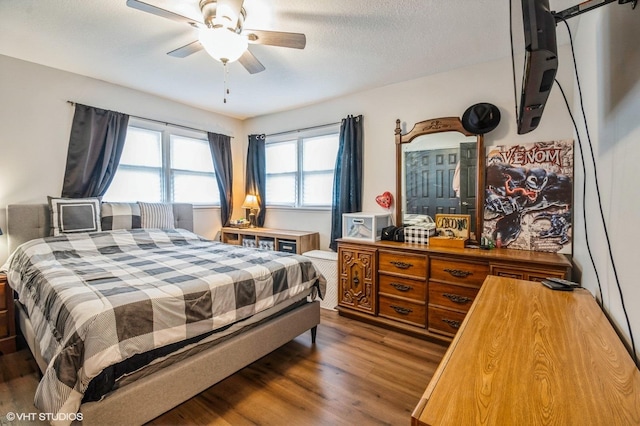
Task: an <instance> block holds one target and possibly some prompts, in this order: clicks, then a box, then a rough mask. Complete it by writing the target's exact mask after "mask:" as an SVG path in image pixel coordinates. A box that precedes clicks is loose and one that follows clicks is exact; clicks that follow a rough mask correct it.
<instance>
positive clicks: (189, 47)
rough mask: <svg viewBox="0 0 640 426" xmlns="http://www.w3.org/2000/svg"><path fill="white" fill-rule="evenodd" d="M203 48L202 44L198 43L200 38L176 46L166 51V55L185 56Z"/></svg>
mask: <svg viewBox="0 0 640 426" xmlns="http://www.w3.org/2000/svg"><path fill="white" fill-rule="evenodd" d="M202 49H204V47H202V44H200V40H196V41H192V42H191V43H189V44H185V45H184V46H182V47H178V48H177V49H174V50H172V51H171V52H168V53H167V55H169V56H173V57H174V58H186V57H187V56H189V55H193V54H194V53H196V52H199V51H201V50H202Z"/></svg>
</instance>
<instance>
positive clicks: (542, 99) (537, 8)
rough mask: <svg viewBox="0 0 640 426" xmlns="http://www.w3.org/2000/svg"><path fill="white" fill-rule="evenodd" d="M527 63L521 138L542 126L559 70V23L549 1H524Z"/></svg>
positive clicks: (523, 81) (519, 132)
mask: <svg viewBox="0 0 640 426" xmlns="http://www.w3.org/2000/svg"><path fill="white" fill-rule="evenodd" d="M522 22H523V24H524V42H525V60H524V72H523V75H522V93H521V96H520V109H519V112H518V134H520V135H523V134H525V133H529V132H530V131H532V130H534V129H535V128H536V127H538V124H540V119H541V118H542V112H543V111H544V106H545V104H546V103H547V98H548V97H549V93H550V92H551V87H552V86H553V82H554V79H555V77H556V72H557V70H558V47H557V43H556V21H555V18H554V16H553V14H552V12H551V10H549V0H522Z"/></svg>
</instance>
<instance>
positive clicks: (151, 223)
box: [138, 202, 176, 229]
mask: <svg viewBox="0 0 640 426" xmlns="http://www.w3.org/2000/svg"><path fill="white" fill-rule="evenodd" d="M138 205H139V206H140V217H141V222H142V227H143V228H160V229H174V228H175V227H176V226H175V219H174V217H173V206H172V205H171V204H165V203H142V202H138Z"/></svg>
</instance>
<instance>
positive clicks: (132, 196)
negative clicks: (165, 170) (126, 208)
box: [103, 167, 162, 202]
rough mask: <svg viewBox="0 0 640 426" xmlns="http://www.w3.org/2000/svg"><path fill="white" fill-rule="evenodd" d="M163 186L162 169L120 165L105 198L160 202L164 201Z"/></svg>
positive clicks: (110, 199) (106, 199)
mask: <svg viewBox="0 0 640 426" xmlns="http://www.w3.org/2000/svg"><path fill="white" fill-rule="evenodd" d="M161 188H162V175H161V173H160V169H157V170H135V169H133V170H132V169H129V168H123V167H119V168H118V171H117V173H116V175H115V177H114V178H113V182H111V185H110V186H109V189H108V190H107V193H106V194H104V197H103V199H104V200H105V201H123V202H135V201H146V202H160V201H162V189H161Z"/></svg>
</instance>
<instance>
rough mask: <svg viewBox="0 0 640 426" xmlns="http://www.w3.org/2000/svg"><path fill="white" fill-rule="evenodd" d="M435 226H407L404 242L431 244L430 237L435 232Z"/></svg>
mask: <svg viewBox="0 0 640 426" xmlns="http://www.w3.org/2000/svg"><path fill="white" fill-rule="evenodd" d="M435 232H436V230H435V228H431V229H429V228H424V227H422V226H405V227H404V242H405V243H411V244H429V237H430V236H432V235H433V234H435Z"/></svg>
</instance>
